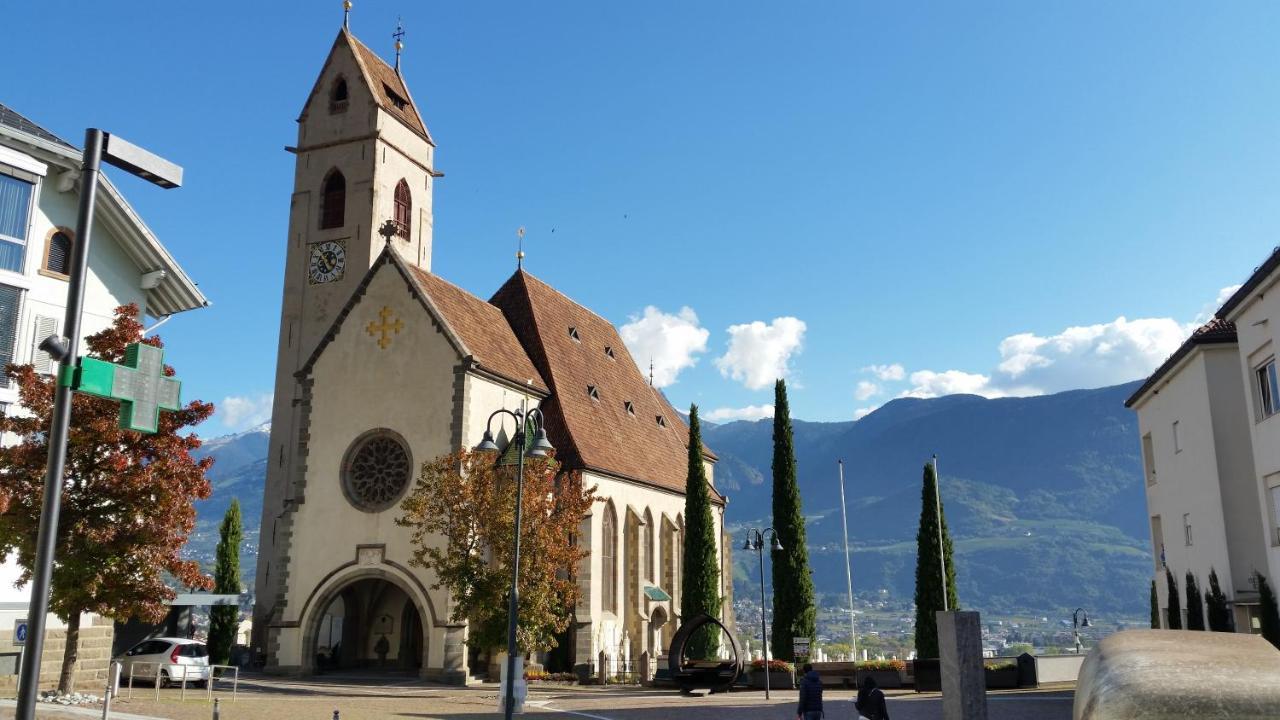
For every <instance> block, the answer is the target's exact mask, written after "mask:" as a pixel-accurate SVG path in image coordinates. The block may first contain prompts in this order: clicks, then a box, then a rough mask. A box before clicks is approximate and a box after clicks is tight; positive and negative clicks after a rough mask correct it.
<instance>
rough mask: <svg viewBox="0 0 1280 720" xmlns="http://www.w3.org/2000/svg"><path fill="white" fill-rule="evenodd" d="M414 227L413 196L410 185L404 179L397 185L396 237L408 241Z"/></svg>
mask: <svg viewBox="0 0 1280 720" xmlns="http://www.w3.org/2000/svg"><path fill="white" fill-rule="evenodd" d="M412 226H413V196H412V195H410V194H409V183H407V182H405V181H404V180H403V179H402V180H401V181H400V182H399V183H397V184H396V235H398V236H400V237H402V238H406V239H407V238H408V237H409V229H410V228H411V227H412Z"/></svg>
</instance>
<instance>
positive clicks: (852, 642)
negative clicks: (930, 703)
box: [836, 460, 858, 679]
mask: <svg viewBox="0 0 1280 720" xmlns="http://www.w3.org/2000/svg"><path fill="white" fill-rule="evenodd" d="M836 466H837V467H838V468H839V470H840V527H841V528H842V529H843V530H844V579H845V582H846V583H848V589H849V653H850V654H851V655H852V656H853V668H854V673H853V676H854V678H855V679H856V678H857V677H858V622H857V619H856V618H855V617H854V615H853V563H852V561H850V559H849V520H848V518H847V517H846V511H845V502H844V460H837V461H836Z"/></svg>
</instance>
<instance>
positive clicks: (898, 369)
mask: <svg viewBox="0 0 1280 720" xmlns="http://www.w3.org/2000/svg"><path fill="white" fill-rule="evenodd" d="M862 371H863V372H869V373H872V374H873V375H875V376H876V379H878V380H882V381H886V382H888V381H891V380H901V379H903V378H905V377H906V376H907V371H906V369H905V368H903V367H902V366H901V365H899V364H898V363H894V364H892V365H869V366H867V367H864V368H862Z"/></svg>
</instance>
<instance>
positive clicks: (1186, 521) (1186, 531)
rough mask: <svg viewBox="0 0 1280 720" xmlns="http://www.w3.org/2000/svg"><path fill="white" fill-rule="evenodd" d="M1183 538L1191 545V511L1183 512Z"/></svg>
mask: <svg viewBox="0 0 1280 720" xmlns="http://www.w3.org/2000/svg"><path fill="white" fill-rule="evenodd" d="M1182 540H1183V542H1185V543H1186V544H1187V546H1188V547H1189V546H1190V545H1191V513H1182Z"/></svg>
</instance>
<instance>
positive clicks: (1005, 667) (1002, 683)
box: [984, 660, 1018, 689]
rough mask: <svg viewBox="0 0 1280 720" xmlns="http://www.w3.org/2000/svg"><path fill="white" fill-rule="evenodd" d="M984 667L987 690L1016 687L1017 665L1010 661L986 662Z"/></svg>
mask: <svg viewBox="0 0 1280 720" xmlns="http://www.w3.org/2000/svg"><path fill="white" fill-rule="evenodd" d="M984 665H985V668H986V673H985V674H986V676H987V688H988V689H991V688H1016V687H1018V663H1016V662H1014V661H1012V660H997V661H987V662H986V663H984Z"/></svg>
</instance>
